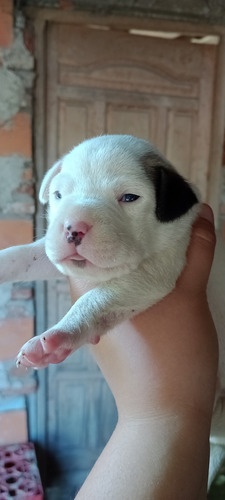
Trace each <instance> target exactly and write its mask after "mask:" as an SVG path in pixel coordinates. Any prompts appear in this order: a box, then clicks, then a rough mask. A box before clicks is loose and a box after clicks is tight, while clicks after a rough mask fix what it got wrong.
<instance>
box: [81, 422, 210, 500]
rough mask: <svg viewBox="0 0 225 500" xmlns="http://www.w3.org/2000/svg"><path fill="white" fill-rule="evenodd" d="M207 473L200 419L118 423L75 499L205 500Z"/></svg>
mask: <svg viewBox="0 0 225 500" xmlns="http://www.w3.org/2000/svg"><path fill="white" fill-rule="evenodd" d="M196 421H197V423H196ZM207 470H208V440H207V439H205V428H204V423H201V425H199V418H198V419H195V418H192V417H191V416H190V419H188V420H187V419H184V418H183V416H182V415H164V416H163V415H158V416H157V415H154V416H153V417H152V418H149V419H147V420H145V419H143V420H141V419H137V420H135V419H132V420H130V421H129V420H121V421H120V420H119V422H118V425H117V427H116V429H115V431H114V433H113V435H112V437H111V439H110V440H109V442H108V444H107V446H106V447H105V449H104V450H103V452H102V454H101V456H100V457H99V459H98V461H97V462H96V464H95V466H94V468H93V469H92V471H91V473H90V475H89V476H88V478H87V480H86V482H85V483H84V485H83V487H82V488H81V490H80V492H79V493H78V495H77V497H76V500H86V499H87V498H88V499H90V500H105V499H106V498H107V500H121V499H123V500H165V498H166V499H167V500H174V498H176V500H190V498H191V499H192V500H195V499H196V500H205V499H206V483H207V480H206V478H207Z"/></svg>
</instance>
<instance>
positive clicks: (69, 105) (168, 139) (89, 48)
mask: <svg viewBox="0 0 225 500" xmlns="http://www.w3.org/2000/svg"><path fill="white" fill-rule="evenodd" d="M215 55H216V47H215V46H213V45H194V44H192V43H191V42H190V39H189V38H181V39H177V40H173V41H172V40H170V41H169V40H163V39H156V38H151V37H149V36H135V35H132V34H130V33H129V32H122V31H121V32H120V31H111V30H110V29H104V30H100V29H96V27H95V29H92V28H91V27H85V26H83V27H79V26H76V25H72V24H60V23H59V24H57V23H50V24H49V25H48V30H47V56H46V57H47V61H46V67H47V82H46V129H45V130H46V139H45V140H46V155H47V161H46V163H47V165H48V166H51V165H52V164H53V162H54V161H55V160H56V158H58V157H59V156H61V155H62V154H63V153H65V152H66V151H68V150H69V149H70V148H71V147H73V146H74V145H76V144H77V143H79V142H81V141H82V140H84V139H85V138H87V137H91V136H96V135H99V134H102V133H125V134H133V135H136V136H139V137H142V138H145V139H148V140H150V141H151V142H153V143H154V144H155V145H156V146H158V148H159V149H160V150H161V151H163V152H164V153H165V155H166V156H167V157H168V159H169V160H171V162H172V163H174V165H175V166H176V167H177V168H178V170H179V171H180V172H181V173H182V174H184V175H185V176H186V177H188V178H189V179H191V180H192V181H193V182H195V183H196V184H197V185H198V186H199V188H200V189H201V192H202V195H203V198H204V199H206V198H207V179H208V175H209V156H210V138H211V129H210V127H211V114H212V105H213V84H214V74H215V59H216V57H215ZM46 307H47V318H48V321H47V322H48V326H50V325H52V324H54V323H55V322H57V321H58V319H59V318H60V317H61V316H62V315H63V314H64V312H65V311H66V310H67V309H68V308H69V307H70V297H69V290H68V287H67V284H66V282H65V281H57V283H51V284H49V285H48V291H47V306H46ZM45 383H46V395H47V396H46V399H45V402H44V404H45V405H46V408H45V411H46V415H47V419H46V430H45V431H46V446H47V448H48V450H49V451H50V452H51V453H52V454H53V455H54V458H55V460H56V462H57V463H58V465H59V467H60V470H61V471H62V472H63V473H64V475H65V477H64V482H63V484H64V492H65V491H66V492H67V493H66V495H67V496H66V498H69V494H71V495H72V492H74V491H75V490H76V488H78V487H79V485H80V484H81V483H82V481H83V480H84V478H85V476H86V474H87V473H88V471H89V470H90V468H91V466H92V465H93V463H94V461H95V460H96V458H97V456H98V454H99V453H100V451H101V449H102V447H103V446H104V444H105V442H106V441H107V439H108V437H109V435H110V434H111V432H112V430H113V427H114V425H115V422H116V408H115V404H114V400H113V397H112V395H111V393H110V391H109V389H108V387H107V385H106V382H105V381H104V380H103V378H102V375H101V373H100V371H99V369H98V367H97V366H96V364H95V363H94V361H93V360H92V358H91V356H90V355H89V353H88V351H87V349H86V348H82V349H80V350H79V351H78V352H77V353H75V354H73V355H72V356H70V357H69V358H68V359H67V360H66V361H65V362H64V363H61V364H60V365H51V366H50V367H49V368H48V369H47V370H46V379H45ZM54 481H55V482H54V484H56V483H57V481H56V478H55V479H54ZM65 485H67V489H66V486H65ZM69 492H70V493H69ZM54 495H55V496H54V500H55V499H56V493H54ZM60 495H61V496H59V498H60V499H62V498H63V493H62V492H61V493H60ZM49 498H50V497H49ZM71 498H72V496H71Z"/></svg>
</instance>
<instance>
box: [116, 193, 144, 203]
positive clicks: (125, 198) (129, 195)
mask: <svg viewBox="0 0 225 500" xmlns="http://www.w3.org/2000/svg"><path fill="white" fill-rule="evenodd" d="M138 198H140V196H138V195H137V194H132V193H126V194H124V195H123V196H122V198H120V201H122V202H123V203H131V202H132V201H136V200H138Z"/></svg>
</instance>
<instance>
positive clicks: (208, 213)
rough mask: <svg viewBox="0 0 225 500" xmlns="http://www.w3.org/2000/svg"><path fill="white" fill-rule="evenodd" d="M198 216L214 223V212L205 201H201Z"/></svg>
mask: <svg viewBox="0 0 225 500" xmlns="http://www.w3.org/2000/svg"><path fill="white" fill-rule="evenodd" d="M199 217H202V219H206V220H208V221H209V222H211V223H212V224H214V214H213V211H212V209H211V207H210V206H209V205H206V203H203V204H202V206H201V210H200V213H199Z"/></svg>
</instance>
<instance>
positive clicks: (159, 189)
mask: <svg viewBox="0 0 225 500" xmlns="http://www.w3.org/2000/svg"><path fill="white" fill-rule="evenodd" d="M151 177H152V181H153V185H154V186H155V192H156V210H155V212H156V217H157V219H158V220H159V221H160V222H172V221H173V220H175V219H177V218H179V217H181V216H182V215H184V214H185V213H186V212H187V211H188V210H189V209H190V208H191V207H192V206H193V205H194V204H195V203H198V199H197V196H196V195H195V193H194V191H193V190H192V188H191V186H190V185H189V184H188V182H187V181H185V179H184V178H183V177H182V176H181V175H179V174H178V173H177V172H176V171H175V170H172V169H171V168H167V167H164V166H160V165H157V166H155V167H152V170H151Z"/></svg>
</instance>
